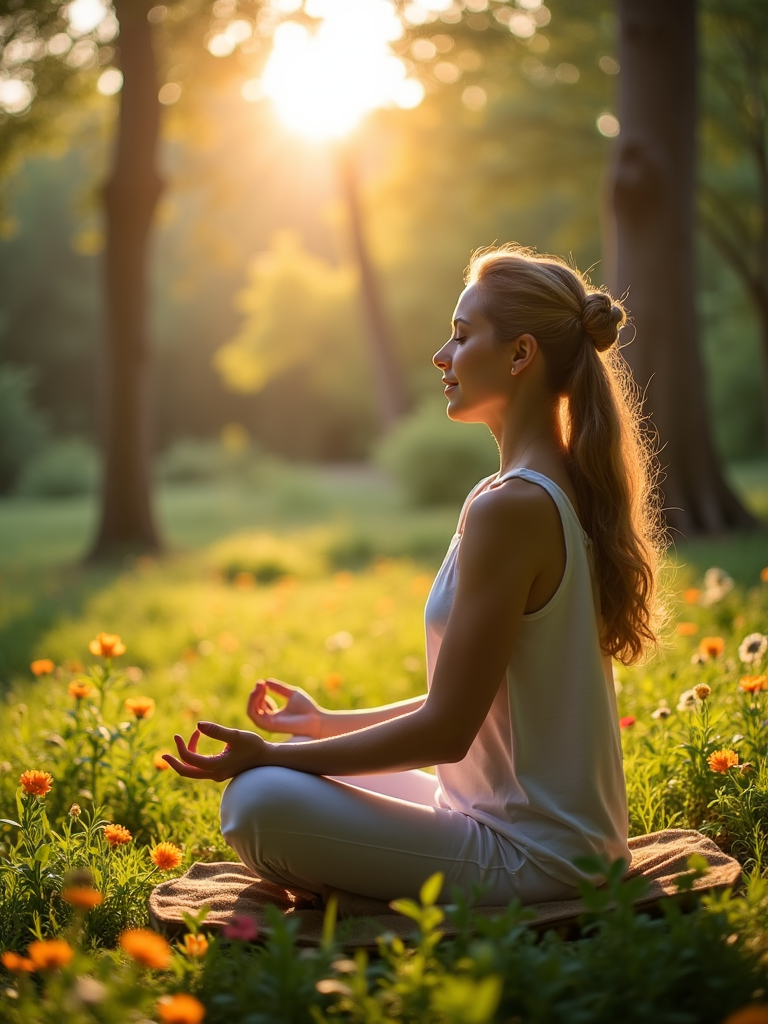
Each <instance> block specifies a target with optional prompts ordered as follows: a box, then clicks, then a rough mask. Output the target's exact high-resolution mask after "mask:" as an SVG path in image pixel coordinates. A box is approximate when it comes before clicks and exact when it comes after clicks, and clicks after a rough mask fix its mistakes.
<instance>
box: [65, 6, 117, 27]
mask: <svg viewBox="0 0 768 1024" xmlns="http://www.w3.org/2000/svg"><path fill="white" fill-rule="evenodd" d="M64 10H65V13H66V16H67V21H68V22H69V27H70V28H71V30H72V31H73V32H75V33H77V34H78V35H86V34H87V33H88V32H93V30H94V29H95V28H96V27H97V25H100V24H101V22H102V21H103V20H104V18H105V17H106V14H107V7H106V4H104V3H103V0H72V3H71V4H67V6H66V8H65V9H64Z"/></svg>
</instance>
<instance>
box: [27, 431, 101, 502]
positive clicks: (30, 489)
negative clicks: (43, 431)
mask: <svg viewBox="0 0 768 1024" xmlns="http://www.w3.org/2000/svg"><path fill="white" fill-rule="evenodd" d="M98 476H99V469H98V456H97V453H96V450H95V448H94V446H93V445H92V444H91V443H90V442H89V441H86V440H85V439H84V438H81V437H69V438H62V439H61V440H57V441H52V442H51V443H50V444H48V445H46V446H45V448H43V449H42V451H40V452H39V453H38V454H37V455H36V456H35V457H34V458H33V459H30V460H29V461H28V462H27V463H26V465H25V466H24V469H23V471H22V473H21V475H20V477H19V481H18V484H17V486H16V488H15V491H16V493H17V494H24V495H29V496H32V495H34V496H35V497H40V498H62V497H67V496H69V495H73V494H88V493H90V492H92V491H94V490H95V489H96V485H97V482H98Z"/></svg>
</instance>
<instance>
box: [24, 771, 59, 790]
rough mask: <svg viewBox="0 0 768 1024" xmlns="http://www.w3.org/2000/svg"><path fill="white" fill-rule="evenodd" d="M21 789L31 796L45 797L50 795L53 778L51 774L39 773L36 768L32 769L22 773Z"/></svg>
mask: <svg viewBox="0 0 768 1024" xmlns="http://www.w3.org/2000/svg"><path fill="white" fill-rule="evenodd" d="M19 783H20V784H21V788H22V789H23V790H24V792H25V793H29V795H30V796H45V794H46V793H50V791H51V786H52V785H53V776H52V775H51V774H50V772H39V771H38V770H37V769H36V768H30V769H28V770H27V771H26V772H22V773H21V776H20V778H19Z"/></svg>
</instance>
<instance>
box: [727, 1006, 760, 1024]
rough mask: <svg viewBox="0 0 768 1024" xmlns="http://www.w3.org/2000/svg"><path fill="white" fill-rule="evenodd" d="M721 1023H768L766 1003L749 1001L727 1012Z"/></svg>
mask: <svg viewBox="0 0 768 1024" xmlns="http://www.w3.org/2000/svg"><path fill="white" fill-rule="evenodd" d="M723 1024H768V1003H750V1005H749V1006H742V1008H741V1009H740V1010H735V1011H734V1012H733V1013H729V1014H728V1016H727V1017H726V1018H725V1020H724V1021H723Z"/></svg>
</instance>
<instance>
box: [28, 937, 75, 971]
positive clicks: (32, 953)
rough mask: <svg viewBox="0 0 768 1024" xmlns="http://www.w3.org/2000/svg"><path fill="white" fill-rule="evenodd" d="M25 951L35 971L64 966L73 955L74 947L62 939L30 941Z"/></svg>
mask: <svg viewBox="0 0 768 1024" xmlns="http://www.w3.org/2000/svg"><path fill="white" fill-rule="evenodd" d="M27 953H29V959H30V960H31V961H32V963H33V964H34V965H35V970H36V971H52V970H55V969H56V968H57V967H66V966H67V964H68V963H70V962H71V960H72V957H73V956H74V955H75V951H74V949H72V947H71V946H70V944H69V943H68V942H65V941H64V939H47V940H46V941H44V942H30V944H29V948H28V949H27Z"/></svg>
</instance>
